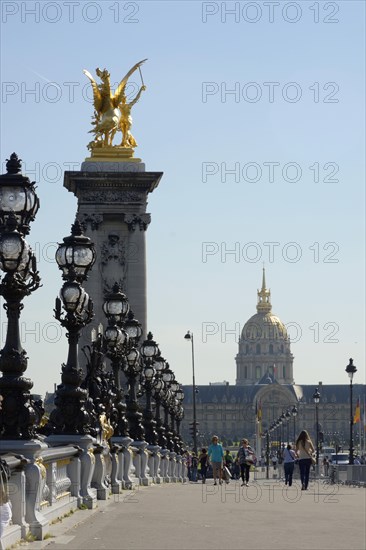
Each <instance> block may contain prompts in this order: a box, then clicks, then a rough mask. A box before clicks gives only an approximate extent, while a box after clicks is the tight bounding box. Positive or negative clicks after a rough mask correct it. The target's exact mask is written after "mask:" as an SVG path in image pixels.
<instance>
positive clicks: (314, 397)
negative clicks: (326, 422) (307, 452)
mask: <svg viewBox="0 0 366 550" xmlns="http://www.w3.org/2000/svg"><path fill="white" fill-rule="evenodd" d="M313 400H314V403H315V426H316V440H315V447H316V465H317V466H318V464H319V411H318V406H319V401H320V393H319V390H318V388H316V390H315V392H314V394H313Z"/></svg>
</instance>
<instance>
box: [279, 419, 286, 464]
mask: <svg viewBox="0 0 366 550" xmlns="http://www.w3.org/2000/svg"><path fill="white" fill-rule="evenodd" d="M280 420H281V434H282V437H281V440H282V442H281V445H280V453H281V457H283V447H284V444H285V422H286V414H285V412H284V411H283V412H282V414H281V416H280Z"/></svg>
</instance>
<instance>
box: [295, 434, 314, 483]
mask: <svg viewBox="0 0 366 550" xmlns="http://www.w3.org/2000/svg"><path fill="white" fill-rule="evenodd" d="M314 451H315V449H314V445H313V442H312V441H311V439H310V435H309V434H308V432H307V431H306V430H303V431H302V432H301V433H300V435H299V437H298V438H297V440H296V452H297V456H298V457H299V468H300V478H301V490H302V491H306V490H307V488H308V485H309V475H310V466H311V465H312V456H313V452H314Z"/></svg>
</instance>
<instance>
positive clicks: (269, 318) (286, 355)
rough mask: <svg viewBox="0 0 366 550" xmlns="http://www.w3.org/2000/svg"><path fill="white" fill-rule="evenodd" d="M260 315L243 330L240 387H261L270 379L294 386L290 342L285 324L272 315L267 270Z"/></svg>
mask: <svg viewBox="0 0 366 550" xmlns="http://www.w3.org/2000/svg"><path fill="white" fill-rule="evenodd" d="M257 293H258V303H257V313H256V314H255V315H253V316H252V317H251V318H250V319H249V321H247V322H246V323H245V325H244V327H243V330H242V333H241V336H240V341H239V353H238V355H237V356H236V385H237V386H247V385H252V384H258V383H259V381H260V380H261V379H262V378H263V376H266V375H267V376H268V375H270V376H271V377H272V378H275V379H276V380H277V381H278V382H279V383H280V384H294V380H293V360H294V357H293V355H292V353H291V349H290V339H289V336H288V334H287V330H286V327H285V325H284V324H283V323H282V321H281V320H280V319H279V318H278V317H277V316H276V315H274V314H273V313H272V305H271V292H270V290H268V289H267V288H266V275H265V270H264V268H263V278H262V288H261V290H258V292H257Z"/></svg>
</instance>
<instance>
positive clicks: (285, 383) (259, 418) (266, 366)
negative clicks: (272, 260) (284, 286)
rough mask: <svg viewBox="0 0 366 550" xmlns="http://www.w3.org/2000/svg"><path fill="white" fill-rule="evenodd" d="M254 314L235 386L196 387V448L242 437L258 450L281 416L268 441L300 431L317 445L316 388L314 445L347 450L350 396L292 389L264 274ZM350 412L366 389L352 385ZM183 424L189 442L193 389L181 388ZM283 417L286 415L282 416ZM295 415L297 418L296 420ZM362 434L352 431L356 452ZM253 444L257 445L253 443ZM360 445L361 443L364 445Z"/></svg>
mask: <svg viewBox="0 0 366 550" xmlns="http://www.w3.org/2000/svg"><path fill="white" fill-rule="evenodd" d="M257 295H258V302H257V313H256V314H255V315H253V316H252V317H251V318H250V319H249V320H248V321H247V322H246V323H245V324H244V327H243V330H242V332H241V336H240V340H239V350H238V354H237V356H236V384H235V386H230V385H229V383H226V384H223V385H216V384H213V385H207V386H197V387H196V417H197V422H199V426H198V430H199V437H198V440H199V442H200V443H202V444H205V443H207V442H208V441H209V439H210V437H211V435H212V434H214V433H215V434H218V435H219V436H220V437H221V438H222V439H223V440H224V441H225V440H226V441H227V443H228V444H230V441H238V440H239V439H240V438H241V437H247V438H248V439H250V441H251V442H252V443H253V444H254V443H256V444H257V447H258V446H260V443H258V440H259V439H260V437H259V434H260V433H262V434H263V433H264V432H265V431H266V430H267V428H269V426H270V425H271V424H272V423H273V422H274V421H276V420H277V419H278V418H279V417H280V416H281V415H282V414H284V415H285V416H286V418H285V419H284V421H283V424H282V426H281V427H280V428H279V429H278V430H277V431H276V432H274V434H272V439H273V438H275V439H276V440H277V444H279V440H281V441H282V442H285V441H294V439H295V438H296V437H297V435H298V433H299V431H300V430H301V429H307V430H308V431H309V433H310V435H311V436H312V437H313V439H314V442H315V439H316V432H317V429H316V427H317V423H316V406H315V403H314V399H313V394H314V391H315V389H316V387H318V389H319V393H320V396H321V397H320V402H319V405H318V434H319V442H320V445H321V442H324V444H328V445H332V446H335V444H338V445H340V446H341V447H343V448H345V449H346V448H347V445H348V442H349V429H350V390H349V385H348V384H344V385H343V384H342V385H341V384H339V385H335V384H322V382H318V383H314V384H313V385H298V384H295V383H294V377H293V360H294V357H293V355H292V353H291V342H290V338H289V336H288V334H287V330H286V327H285V325H284V324H283V322H282V321H281V320H280V319H279V317H278V316H276V315H274V314H273V313H272V305H271V293H270V290H269V289H267V288H266V280H265V271H264V269H263V278H262V288H261V289H260V290H258V292H257ZM353 387H354V392H353V395H354V407H355V404H356V400H357V398H360V402H361V403H364V401H365V385H364V384H354V386H353ZM184 394H185V400H184V407H185V418H184V422H183V424H182V433H183V436H184V438H185V440H186V441H188V442H189V441H191V440H192V436H191V434H190V429H189V425H190V423H191V422H192V421H193V413H192V411H193V407H192V401H193V393H192V386H185V387H184ZM286 413H287V415H286ZM295 413H296V414H295ZM364 434H365V430H364V427H363V426H362V431H361V430H359V425H355V426H354V441H355V446H356V449H358V448H359V446H360V441H359V439H360V437H361V439H363V438H364ZM255 440H256V441H255ZM363 445H364V443H363Z"/></svg>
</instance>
